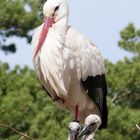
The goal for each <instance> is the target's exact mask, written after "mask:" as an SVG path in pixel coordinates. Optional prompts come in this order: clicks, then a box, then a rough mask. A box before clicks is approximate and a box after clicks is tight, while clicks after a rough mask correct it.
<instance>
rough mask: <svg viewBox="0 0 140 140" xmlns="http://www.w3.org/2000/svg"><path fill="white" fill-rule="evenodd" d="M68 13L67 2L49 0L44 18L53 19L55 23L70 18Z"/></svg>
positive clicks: (44, 11)
mask: <svg viewBox="0 0 140 140" xmlns="http://www.w3.org/2000/svg"><path fill="white" fill-rule="evenodd" d="M68 12H69V10H68V4H67V1H66V0H47V1H46V2H45V4H44V6H43V14H44V17H46V18H52V19H53V20H54V22H57V21H59V20H60V19H62V18H64V17H66V16H68Z"/></svg>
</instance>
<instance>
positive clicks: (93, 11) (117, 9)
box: [0, 0, 140, 67]
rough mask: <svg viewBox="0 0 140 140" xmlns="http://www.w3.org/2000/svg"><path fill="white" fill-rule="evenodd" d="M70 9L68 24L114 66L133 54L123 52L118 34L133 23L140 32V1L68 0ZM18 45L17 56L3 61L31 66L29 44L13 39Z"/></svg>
mask: <svg viewBox="0 0 140 140" xmlns="http://www.w3.org/2000/svg"><path fill="white" fill-rule="evenodd" d="M68 2H69V5H70V16H69V24H70V25H72V26H73V27H74V28H76V29H78V30H79V31H80V32H81V33H83V34H85V35H87V36H88V37H89V38H90V39H91V40H92V41H93V42H94V43H95V44H96V46H97V47H98V48H99V49H100V51H101V53H102V55H103V57H104V58H105V59H109V60H110V61H112V62H116V61H118V60H120V59H122V58H123V57H124V56H131V54H129V53H127V52H125V51H124V50H122V49H120V48H119V47H118V45H117V42H118V40H119V38H120V36H119V32H120V30H121V29H123V28H124V27H125V26H126V25H127V24H128V23H130V22H133V23H134V24H135V26H136V27H137V28H140V14H139V13H140V0H68ZM8 42H16V44H17V53H16V54H10V55H7V56H6V55H4V54H3V53H2V52H0V60H1V61H3V62H8V63H10V66H11V67H13V66H14V65H16V64H20V65H21V66H24V65H28V66H30V67H33V66H32V57H31V56H32V52H31V47H30V44H27V43H26V40H25V39H18V38H15V37H13V38H11V39H10V40H9V41H8Z"/></svg>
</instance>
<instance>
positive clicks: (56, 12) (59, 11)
mask: <svg viewBox="0 0 140 140" xmlns="http://www.w3.org/2000/svg"><path fill="white" fill-rule="evenodd" d="M68 12H69V10H68V4H67V1H66V0H47V1H46V2H45V4H44V6H43V14H44V19H45V21H44V25H43V28H42V33H41V35H40V38H39V43H38V46H37V48H36V51H35V54H34V58H35V57H36V55H37V54H38V52H39V50H40V48H41V46H42V45H43V43H44V41H45V38H46V37H47V34H48V31H49V28H50V27H52V25H53V24H55V23H57V22H58V21H60V20H61V19H64V18H67V16H68Z"/></svg>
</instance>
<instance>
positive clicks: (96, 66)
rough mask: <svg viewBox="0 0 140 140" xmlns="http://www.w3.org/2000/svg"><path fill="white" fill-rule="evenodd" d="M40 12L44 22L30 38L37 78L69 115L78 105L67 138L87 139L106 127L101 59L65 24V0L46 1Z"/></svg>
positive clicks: (90, 43)
mask: <svg viewBox="0 0 140 140" xmlns="http://www.w3.org/2000/svg"><path fill="white" fill-rule="evenodd" d="M43 14H44V23H42V24H41V25H40V26H39V27H38V28H37V29H36V30H35V33H34V34H33V37H32V47H33V64H34V67H35V71H36V74H37V77H38V79H39V81H40V83H41V85H42V86H43V87H44V89H45V90H46V91H47V93H48V94H49V96H50V97H51V98H52V100H53V101H54V102H56V103H58V104H59V105H60V106H61V107H64V108H67V109H68V110H69V111H70V112H71V113H72V114H73V115H75V109H76V106H77V107H78V115H77V117H78V118H76V119H77V120H75V121H73V122H71V123H70V125H69V128H70V130H71V131H70V137H69V139H71V140H77V139H78V138H80V139H81V138H82V139H83V140H89V139H90V140H91V139H93V137H94V133H95V132H96V130H97V129H103V128H106V127H107V116H108V111H107V103H106V96H107V86H106V79H105V68H104V62H103V58H102V56H101V54H100V52H99V50H98V49H97V47H96V46H95V45H94V44H93V43H92V42H91V41H90V40H89V39H88V38H87V37H85V36H84V35H82V34H80V33H79V32H78V31H77V30H76V29H74V28H73V27H71V26H69V25H68V16H69V7H68V4H67V1H66V0H47V1H46V2H45V4H44V6H43ZM76 122H77V123H76ZM78 123H79V125H78ZM80 125H83V127H80ZM72 131H74V132H75V133H74V132H72Z"/></svg>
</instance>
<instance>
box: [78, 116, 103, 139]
mask: <svg viewBox="0 0 140 140" xmlns="http://www.w3.org/2000/svg"><path fill="white" fill-rule="evenodd" d="M100 125H101V118H100V117H99V116H98V115H95V114H90V115H89V116H88V117H87V118H86V119H85V126H84V128H83V129H82V131H81V132H80V134H79V136H78V138H81V137H82V140H94V134H95V132H96V130H97V129H98V127H99V126H100Z"/></svg>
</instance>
